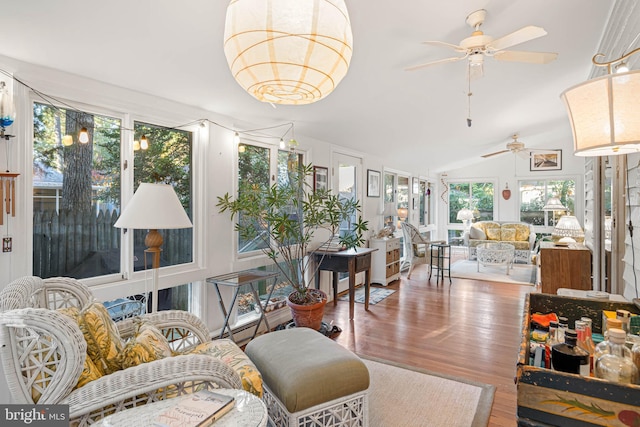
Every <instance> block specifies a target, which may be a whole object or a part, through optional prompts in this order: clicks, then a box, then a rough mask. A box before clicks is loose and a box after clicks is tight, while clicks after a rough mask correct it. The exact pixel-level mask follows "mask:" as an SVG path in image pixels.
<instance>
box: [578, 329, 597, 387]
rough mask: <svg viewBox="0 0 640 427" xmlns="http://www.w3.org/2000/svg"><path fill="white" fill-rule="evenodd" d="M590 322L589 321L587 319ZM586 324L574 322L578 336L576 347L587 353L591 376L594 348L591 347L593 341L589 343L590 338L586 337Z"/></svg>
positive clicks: (591, 374)
mask: <svg viewBox="0 0 640 427" xmlns="http://www.w3.org/2000/svg"><path fill="white" fill-rule="evenodd" d="M589 320H591V319H589ZM588 323H589V322H586V321H584V320H582V319H580V320H576V333H577V334H578V347H580V348H581V349H583V350H584V351H586V352H587V353H589V375H590V376H593V353H594V351H595V346H594V345H593V341H591V342H589V341H590V337H588V332H587V331H588V327H587V324H588Z"/></svg>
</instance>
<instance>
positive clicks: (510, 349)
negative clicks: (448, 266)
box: [325, 260, 535, 427]
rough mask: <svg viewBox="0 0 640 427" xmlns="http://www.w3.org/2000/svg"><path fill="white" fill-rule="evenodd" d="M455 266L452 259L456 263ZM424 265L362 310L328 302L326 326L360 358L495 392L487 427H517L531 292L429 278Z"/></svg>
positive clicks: (527, 288) (520, 287)
mask: <svg viewBox="0 0 640 427" xmlns="http://www.w3.org/2000/svg"><path fill="white" fill-rule="evenodd" d="M452 261H453V260H452ZM427 278H428V274H427V269H426V266H425V265H421V266H418V267H416V269H415V270H414V271H413V274H412V276H411V280H408V279H407V278H406V273H403V275H402V278H401V279H400V280H398V281H395V282H393V283H392V284H390V285H389V287H388V288H390V289H395V290H397V291H398V292H395V293H393V294H392V295H390V296H389V297H387V298H385V299H384V300H383V301H381V302H380V303H378V304H376V305H370V306H369V311H368V312H366V311H364V304H355V317H354V320H353V321H349V320H348V319H349V305H348V304H347V303H346V302H340V301H339V302H338V305H337V306H336V307H334V306H333V303H329V304H327V306H326V310H325V321H333V322H334V324H336V325H338V326H339V327H340V328H342V332H341V333H340V334H339V335H338V336H337V337H335V338H334V339H335V340H336V341H337V342H338V343H340V344H342V345H344V346H345V347H347V348H349V349H350V350H352V351H354V352H355V353H358V354H363V355H367V356H373V357H378V358H382V359H386V360H391V361H395V362H398V363H403V364H406V365H410V366H415V367H420V368H424V369H428V370H431V371H434V372H439V373H443V374H449V375H455V376H459V377H463V378H467V379H470V380H474V381H480V382H484V383H487V384H493V385H495V386H496V394H495V398H494V402H493V408H492V410H491V419H490V422H489V425H490V426H508V427H513V426H515V425H516V386H515V384H514V378H515V375H516V361H517V357H518V346H519V344H520V334H521V321H522V312H523V307H524V301H525V296H526V294H527V293H529V292H532V291H535V287H533V286H524V285H516V284H506V283H495V282H483V281H477V280H467V279H457V278H453V279H452V281H453V284H452V285H449V281H448V279H445V282H444V284H442V283H440V284H438V285H436V281H435V278H432V279H431V282H429V281H428V280H427Z"/></svg>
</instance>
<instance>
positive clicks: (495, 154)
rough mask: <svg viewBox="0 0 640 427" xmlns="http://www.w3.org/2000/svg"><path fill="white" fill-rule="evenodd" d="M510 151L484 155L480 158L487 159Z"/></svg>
mask: <svg viewBox="0 0 640 427" xmlns="http://www.w3.org/2000/svg"><path fill="white" fill-rule="evenodd" d="M509 151H510V150H502V151H496V152H495V153H491V154H484V155H483V156H482V157H484V158H485V159H486V158H488V157H492V156H497V155H498V154H502V153H508V152H509Z"/></svg>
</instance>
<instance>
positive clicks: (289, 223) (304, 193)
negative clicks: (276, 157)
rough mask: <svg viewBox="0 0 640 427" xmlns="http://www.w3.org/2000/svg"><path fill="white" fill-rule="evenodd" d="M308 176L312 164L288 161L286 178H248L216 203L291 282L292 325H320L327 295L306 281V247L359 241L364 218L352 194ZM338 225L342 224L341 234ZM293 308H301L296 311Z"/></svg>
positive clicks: (313, 270)
mask: <svg viewBox="0 0 640 427" xmlns="http://www.w3.org/2000/svg"><path fill="white" fill-rule="evenodd" d="M312 176H313V166H312V165H297V164H295V163H293V164H292V165H291V166H289V170H288V172H287V179H285V180H282V181H286V182H282V181H281V182H276V183H275V184H273V185H271V186H270V187H265V186H260V185H255V184H252V183H247V184H246V185H243V186H242V187H241V188H240V189H239V191H238V196H237V197H235V198H233V197H232V196H231V195H230V194H229V193H226V194H225V195H223V196H222V197H220V196H219V197H218V203H217V205H216V206H217V207H218V208H219V211H220V212H221V213H222V212H225V211H228V212H230V213H231V220H232V221H234V220H235V221H236V222H235V230H236V231H237V232H238V233H239V234H240V236H241V237H242V238H245V239H256V238H257V239H260V240H261V241H262V243H263V244H262V246H263V248H262V251H263V252H264V253H265V254H266V255H267V256H268V257H269V258H270V259H271V260H272V261H273V262H274V264H275V265H276V266H277V268H278V269H279V271H280V272H281V274H282V277H283V278H284V280H285V281H286V282H287V283H289V284H290V285H291V286H292V288H293V291H292V292H291V294H289V296H288V298H287V304H288V305H289V307H291V309H292V315H293V319H294V322H295V324H296V326H308V327H310V328H313V329H320V327H321V325H322V314H323V313H324V305H325V304H326V302H327V296H326V294H325V293H324V292H322V291H320V290H317V289H314V288H313V287H312V286H311V284H312V283H314V280H315V275H316V274H318V269H317V266H315V264H314V263H313V261H312V259H311V257H309V256H308V255H309V251H310V250H311V249H316V248H317V247H319V246H323V245H326V244H329V243H330V242H334V243H335V242H338V243H337V244H339V247H340V248H341V249H348V248H354V247H357V246H359V245H361V244H362V243H363V242H364V239H363V233H364V231H366V230H367V221H363V219H362V217H361V215H360V213H361V211H360V204H359V202H358V201H357V200H354V199H345V198H343V197H340V196H339V195H336V194H332V193H331V191H329V190H317V191H313V188H312V187H311V184H310V183H309V181H310V178H311V177H312ZM356 216H357V220H354V218H355V217H356ZM341 226H342V227H343V228H346V229H347V231H346V232H344V233H342V234H341V233H340V228H341ZM320 230H325V231H324V233H325V234H326V235H325V236H324V238H322V239H321V240H319V239H318V236H316V233H317V232H318V231H320ZM314 237H316V238H315V239H314ZM297 308H300V309H302V310H303V314H298V313H297V312H296V309H297ZM318 311H319V313H318ZM305 320H311V324H309V325H305V324H304V321H305Z"/></svg>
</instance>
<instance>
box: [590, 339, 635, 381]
mask: <svg viewBox="0 0 640 427" xmlns="http://www.w3.org/2000/svg"><path fill="white" fill-rule="evenodd" d="M626 338H627V334H626V332H625V331H624V330H622V329H616V328H613V329H609V343H610V346H609V353H605V354H603V355H602V356H600V357H599V358H598V359H597V360H596V369H595V373H596V377H598V378H602V379H605V380H609V381H614V382H618V383H623V384H637V383H638V368H636V365H635V364H634V363H633V359H632V358H631V351H630V350H629V349H628V348H627V346H626V345H625V341H626Z"/></svg>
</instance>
